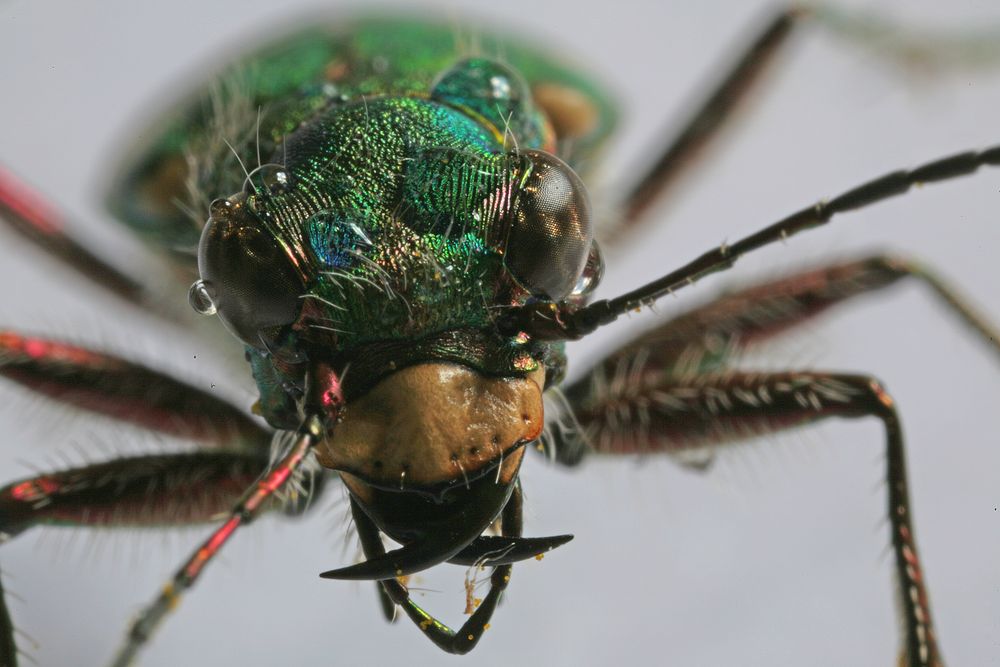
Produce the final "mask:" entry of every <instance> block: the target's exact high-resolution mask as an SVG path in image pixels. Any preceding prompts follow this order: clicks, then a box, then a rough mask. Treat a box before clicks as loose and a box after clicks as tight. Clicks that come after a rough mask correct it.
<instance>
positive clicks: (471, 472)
mask: <svg viewBox="0 0 1000 667" xmlns="http://www.w3.org/2000/svg"><path fill="white" fill-rule="evenodd" d="M544 384H545V371H544V369H543V368H539V370H537V371H534V372H533V373H531V374H529V375H527V376H526V377H490V376H486V375H483V374H481V373H479V372H477V371H475V370H473V369H471V368H468V367H466V366H461V365H459V364H454V363H446V362H433V363H422V364H417V365H414V366H409V367H407V368H404V369H402V370H399V371H396V372H395V373H393V374H392V375H390V376H388V377H386V378H385V379H383V380H382V381H381V382H379V383H378V384H377V385H375V387H374V388H373V389H372V390H371V391H369V392H368V393H367V394H365V395H364V396H362V397H360V398H358V399H356V400H353V401H351V402H350V403H348V404H347V405H346V406H345V407H344V409H343V412H342V414H341V419H340V421H339V422H338V423H337V425H336V428H334V429H333V434H332V435H331V436H330V437H329V438H328V439H327V440H326V441H325V442H324V443H323V444H322V445H321V446H320V447H319V448H318V449H317V458H318V459H319V462H320V463H321V464H322V465H324V466H325V467H327V468H332V469H334V470H339V471H342V475H343V476H344V477H345V481H347V483H348V484H349V485H350V486H352V487H354V488H355V490H360V489H357V488H356V487H357V484H356V483H354V484H352V482H356V480H352V479H351V477H354V476H355V475H356V476H360V477H362V478H364V479H365V480H367V481H369V482H372V483H375V484H378V485H384V486H387V487H394V488H413V487H416V488H420V487H429V486H437V485H440V484H442V483H446V482H449V481H457V480H462V479H463V478H465V479H467V478H469V477H474V476H476V472H477V471H480V470H482V469H483V468H484V467H486V466H489V465H490V464H492V463H495V462H497V461H498V460H499V459H500V458H501V457H508V455H509V458H505V460H504V461H503V463H502V466H501V470H500V475H501V477H502V478H506V479H502V481H504V482H509V481H510V479H511V478H512V477H513V476H514V475H515V474H516V473H517V470H518V467H519V464H520V461H521V458H522V456H523V452H524V449H523V447H519V446H518V445H521V444H523V443H525V442H529V441H531V440H534V439H536V438H537V437H538V436H539V435H540V434H541V431H542V425H543V422H544V419H543V407H542V389H543V387H544ZM344 473H348V474H344Z"/></svg>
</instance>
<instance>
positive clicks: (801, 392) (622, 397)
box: [576, 372, 942, 667]
mask: <svg viewBox="0 0 1000 667" xmlns="http://www.w3.org/2000/svg"><path fill="white" fill-rule="evenodd" d="M576 417H577V419H578V420H579V423H580V425H581V427H582V428H583V429H584V432H585V434H586V438H587V440H588V441H589V442H590V444H591V446H592V447H593V451H594V452H596V453H600V454H635V453H647V454H648V453H667V454H674V455H678V454H683V453H684V452H687V451H691V450H698V449H701V448H705V447H711V446H714V445H717V444H724V443H730V442H736V441H740V440H745V439H748V438H752V437H755V436H759V435H764V434H768V433H774V432H777V431H782V430H786V429H789V428H792V427H795V426H801V425H805V424H809V423H812V422H815V421H818V420H821V419H826V418H829V417H841V418H859V417H876V418H878V419H879V420H881V421H882V424H883V425H884V427H885V434H886V460H887V471H886V480H887V482H888V518H889V524H890V526H891V531H892V547H893V551H894V553H895V571H896V575H897V577H898V581H899V583H900V586H899V610H900V613H901V616H902V621H903V626H904V627H905V636H904V637H903V655H904V656H905V662H903V661H901V663H900V664H905V665H908V666H909V667H918V666H919V667H936V666H940V665H941V664H942V661H941V656H940V653H939V652H938V648H937V644H936V639H935V633H934V628H933V625H932V623H931V611H930V603H929V601H928V596H927V590H926V587H925V583H924V578H923V574H922V572H921V567H920V560H919V558H918V556H917V547H916V544H915V541H914V538H913V526H912V523H911V509H910V501H909V498H908V492H907V480H906V466H905V457H904V447H903V436H902V429H901V427H900V423H899V418H898V416H897V414H896V408H895V404H894V402H893V399H892V398H891V396H889V394H888V393H887V392H886V391H885V390H884V389H883V388H882V386H881V384H880V383H879V382H878V381H876V380H874V379H872V378H870V377H865V376H859V375H841V374H832V373H820V372H802V373H791V372H788V373H774V374H758V373H736V372H734V373H727V374H720V375H711V376H697V377H694V378H691V379H689V380H687V381H682V380H678V379H676V378H669V379H666V380H664V379H663V378H662V377H661V378H660V381H657V378H656V377H655V375H652V374H651V375H649V376H647V377H645V378H644V381H643V382H640V383H637V384H636V385H634V386H627V387H620V388H615V387H610V386H607V385H605V386H604V387H603V388H599V389H597V390H596V391H595V392H594V393H593V394H592V395H591V396H590V397H589V398H588V399H587V400H586V401H584V402H582V403H581V404H580V405H579V409H578V410H577V414H576Z"/></svg>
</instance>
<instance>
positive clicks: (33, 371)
mask: <svg viewBox="0 0 1000 667" xmlns="http://www.w3.org/2000/svg"><path fill="white" fill-rule="evenodd" d="M0 376H4V377H6V378H8V379H10V380H13V381H14V382H17V383H18V384H20V385H22V386H24V387H26V388H28V389H31V390H32V391H34V392H37V393H39V394H42V395H44V396H47V397H49V398H52V399H55V400H58V401H60V402H63V403H67V404H69V405H73V406H75V407H78V408H83V409H85V410H89V411H91V412H96V413H98V414H101V415H105V416H108V417H112V418H114V419H118V420H120V421H124V422H127V423H130V424H133V425H135V426H139V427H141V428H145V429H148V430H151V431H156V432H159V433H165V434H168V435H173V436H178V437H182V438H189V439H193V440H198V441H200V442H203V443H206V444H211V445H215V446H226V447H230V448H239V449H243V450H249V451H255V452H267V451H268V449H269V446H270V441H271V431H270V430H269V429H268V428H267V427H265V426H262V425H261V424H260V423H258V422H257V421H256V420H254V419H252V418H251V417H249V416H248V415H247V414H246V413H244V412H243V411H242V410H239V409H238V408H236V407H235V406H233V405H231V404H230V403H227V402H226V401H223V400H221V399H219V398H218V397H217V396H214V395H212V394H209V393H207V392H205V391H202V390H200V389H198V388H196V387H193V386H191V385H189V384H186V383H184V382H181V381H179V380H175V379H174V378H172V377H170V376H168V375H165V374H163V373H160V372H159V371H155V370H152V369H150V368H147V367H145V366H142V365H140V364H137V363H134V362H130V361H126V360H125V359H121V358H119V357H115V356H111V355H108V354H104V353H101V352H96V351H93V350H89V349H87V348H83V347H77V346H73V345H68V344H66V343H62V342H59V341H54V340H50V339H45V338H38V337H30V336H23V335H20V334H18V333H15V332H12V331H3V330H0Z"/></svg>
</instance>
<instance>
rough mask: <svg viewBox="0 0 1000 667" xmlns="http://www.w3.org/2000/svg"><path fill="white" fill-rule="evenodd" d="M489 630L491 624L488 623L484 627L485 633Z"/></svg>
mask: <svg viewBox="0 0 1000 667" xmlns="http://www.w3.org/2000/svg"><path fill="white" fill-rule="evenodd" d="M489 629H490V624H489V623H487V624H486V625H484V626H483V632H486V631H487V630H489Z"/></svg>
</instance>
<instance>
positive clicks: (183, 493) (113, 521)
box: [0, 451, 268, 542]
mask: <svg viewBox="0 0 1000 667" xmlns="http://www.w3.org/2000/svg"><path fill="white" fill-rule="evenodd" d="M267 463H268V458H267V455H266V453H263V452H261V453H258V454H250V453H246V452H220V451H212V452H192V453H183V454H153V455H148V456H132V457H127V458H121V459H115V460H112V461H107V462H105V463H96V464H92V465H88V466H82V467H79V468H73V469H69V470H63V471H60V472H54V473H47V474H42V475H37V476H35V477H31V478H28V479H22V480H18V481H15V482H12V483H10V484H8V485H7V486H5V487H3V488H0V542H2V541H4V540H6V539H9V538H11V537H13V536H15V535H18V534H20V533H21V532H23V531H25V530H27V529H29V528H31V527H33V526H36V525H59V526H87V527H126V526H166V525H185V524H191V523H199V522H204V521H210V520H211V519H212V517H215V516H217V515H218V514H219V513H220V512H223V511H225V509H226V508H227V507H230V506H232V504H233V503H234V502H235V501H236V500H237V499H238V498H239V495H240V493H241V492H242V491H243V490H244V489H246V488H247V486H249V485H250V484H251V483H253V481H254V480H256V479H257V478H258V477H259V476H260V474H261V472H262V471H263V470H264V469H265V468H266V467H267Z"/></svg>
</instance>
